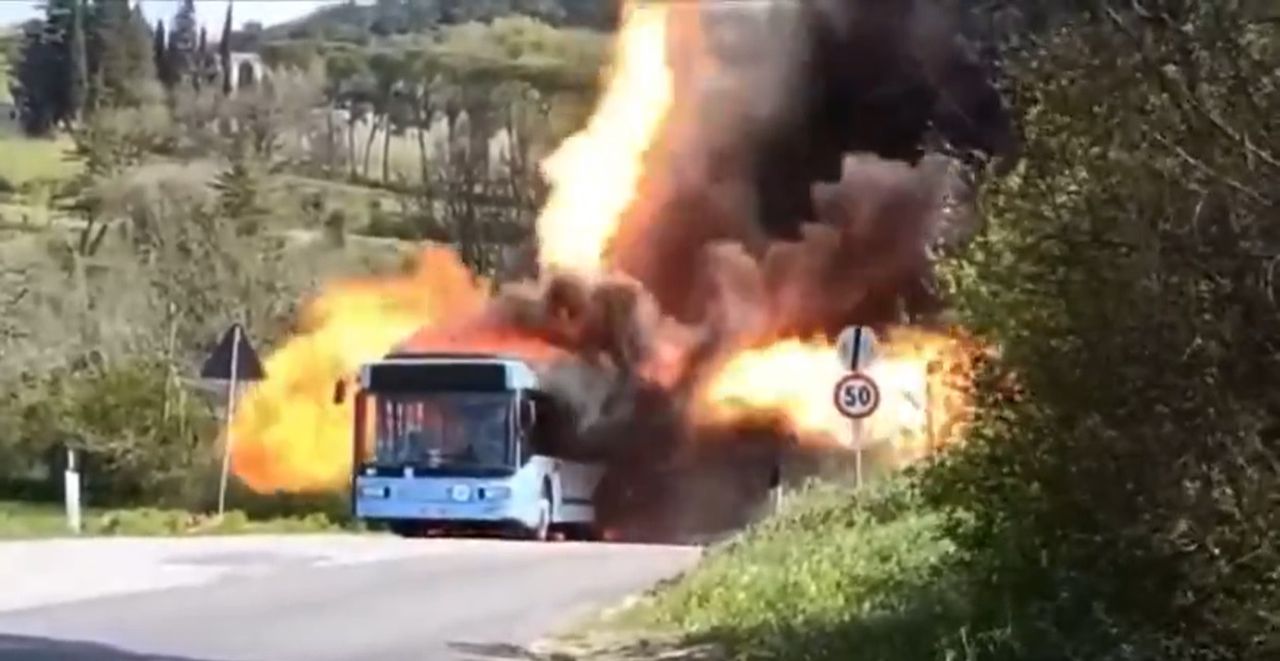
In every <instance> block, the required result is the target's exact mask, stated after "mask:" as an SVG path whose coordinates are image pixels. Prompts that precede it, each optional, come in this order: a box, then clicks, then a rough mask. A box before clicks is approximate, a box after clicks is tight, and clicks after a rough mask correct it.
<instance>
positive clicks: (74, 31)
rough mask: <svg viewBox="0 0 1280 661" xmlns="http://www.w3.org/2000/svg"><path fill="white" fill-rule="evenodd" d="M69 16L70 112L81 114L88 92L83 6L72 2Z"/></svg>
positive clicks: (79, 115)
mask: <svg viewBox="0 0 1280 661" xmlns="http://www.w3.org/2000/svg"><path fill="white" fill-rule="evenodd" d="M72 11H73V14H72V18H71V92H70V94H71V99H70V101H71V112H72V113H73V115H74V116H75V117H76V118H79V117H81V116H82V115H83V113H84V111H85V103H86V102H87V98H88V94H89V54H88V50H87V47H86V45H85V36H84V6H83V5H82V4H81V3H80V2H78V1H77V2H75V3H73V9H72Z"/></svg>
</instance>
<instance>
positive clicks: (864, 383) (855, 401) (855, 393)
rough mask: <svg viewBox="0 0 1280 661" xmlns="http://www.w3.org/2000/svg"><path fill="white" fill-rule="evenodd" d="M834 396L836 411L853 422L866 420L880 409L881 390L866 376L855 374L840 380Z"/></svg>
mask: <svg viewBox="0 0 1280 661" xmlns="http://www.w3.org/2000/svg"><path fill="white" fill-rule="evenodd" d="M833 394H834V395H835V404H836V410H838V411H840V414H841V415H843V416H844V417H846V418H851V419H853V420H858V419H860V418H865V417H867V416H869V415H871V414H872V413H875V412H876V409H877V408H879V407H880V388H879V387H878V386H876V382H875V381H873V380H871V377H869V376H867V375H865V374H860V373H856V372H855V373H853V374H849V375H847V376H845V377H844V378H842V379H840V381H838V382H837V383H836V388H835V392H834V393H833Z"/></svg>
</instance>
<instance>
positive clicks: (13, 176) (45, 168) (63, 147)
mask: <svg viewBox="0 0 1280 661" xmlns="http://www.w3.org/2000/svg"><path fill="white" fill-rule="evenodd" d="M71 147H72V144H71V140H70V138H66V137H58V138H53V139H44V138H28V137H25V136H15V135H10V136H5V135H0V154H4V158H2V159H0V178H3V179H5V180H6V181H8V182H9V183H10V184H12V185H13V186H15V187H23V186H27V185H29V184H31V183H32V182H36V181H48V182H57V181H62V180H64V179H69V178H71V177H73V176H75V175H76V173H78V172H79V171H80V164H79V163H78V162H76V161H73V160H69V159H68V158H67V152H68V151H69V150H70V149H71Z"/></svg>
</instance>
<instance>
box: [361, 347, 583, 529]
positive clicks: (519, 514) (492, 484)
mask: <svg viewBox="0 0 1280 661" xmlns="http://www.w3.org/2000/svg"><path fill="white" fill-rule="evenodd" d="M540 386H541V384H540V380H539V376H538V374H537V372H536V371H535V370H534V369H533V367H532V366H531V365H530V364H528V363H527V362H525V361H523V360H520V359H517V358H511V357H506V356H502V355H490V354H416V353H394V354H391V355H390V356H388V357H387V358H385V359H383V360H380V361H377V362H373V363H369V364H366V365H364V366H363V367H362V368H361V369H360V372H359V377H358V388H357V390H356V392H355V393H354V399H355V402H354V443H353V447H354V452H355V454H354V457H353V461H352V466H353V468H354V470H353V473H354V474H353V478H352V506H353V509H354V514H355V516H356V517H357V518H359V519H363V520H365V521H371V522H378V523H384V524H386V525H387V526H388V527H389V528H390V529H391V530H392V531H394V532H396V533H397V534H400V535H404V536H417V535H420V534H425V533H427V532H429V531H433V530H440V531H459V530H464V529H465V530H475V529H483V530H489V531H494V532H503V533H516V534H519V535H521V536H525V537H529V538H532V539H537V540H546V539H548V538H550V537H551V536H552V534H553V533H560V534H564V535H565V536H567V537H570V538H580V539H583V538H589V537H592V536H594V535H595V525H594V524H595V508H594V505H593V502H592V493H593V491H594V490H595V488H596V485H597V483H598V482H599V480H600V476H601V473H602V472H603V467H602V466H601V465H599V464H597V463H593V462H589V461H584V460H581V459H580V458H579V459H577V460H575V459H574V458H572V457H569V456H567V455H568V454H569V453H568V452H567V447H566V445H567V444H565V443H562V442H559V440H560V439H562V438H563V437H564V434H565V433H566V429H567V427H566V425H565V412H564V409H563V408H562V407H560V406H558V405H557V402H556V401H555V399H554V398H553V397H552V396H550V395H549V394H548V393H547V392H546V391H545V389H543V388H542V387H540ZM345 396H346V394H345V388H344V387H342V386H340V387H339V392H338V394H337V397H338V398H339V399H342V398H345Z"/></svg>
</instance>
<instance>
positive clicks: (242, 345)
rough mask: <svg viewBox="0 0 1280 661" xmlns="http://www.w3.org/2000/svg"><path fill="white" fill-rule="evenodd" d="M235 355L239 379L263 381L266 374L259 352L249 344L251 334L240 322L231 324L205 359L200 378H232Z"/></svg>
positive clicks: (237, 378)
mask: <svg viewBox="0 0 1280 661" xmlns="http://www.w3.org/2000/svg"><path fill="white" fill-rule="evenodd" d="M237 343H238V345H239V346H237ZM233 355H234V356H235V359H236V361H235V362H236V370H235V371H236V380H237V381H261V380H262V379H263V378H264V377H265V376H266V371H265V370H263V369H262V361H261V360H259V359H258V353H257V352H256V351H254V350H253V347H252V346H251V345H250V344H249V334H248V333H246V332H245V330H244V327H243V326H241V325H240V324H231V328H228V329H227V332H226V333H224V334H223V336H222V339H221V340H219V341H218V346H216V347H214V348H213V352H212V353H210V354H209V357H208V358H206V359H205V361H204V367H202V368H200V378H202V379H221V380H224V381H229V380H231V359H232V356H233Z"/></svg>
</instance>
